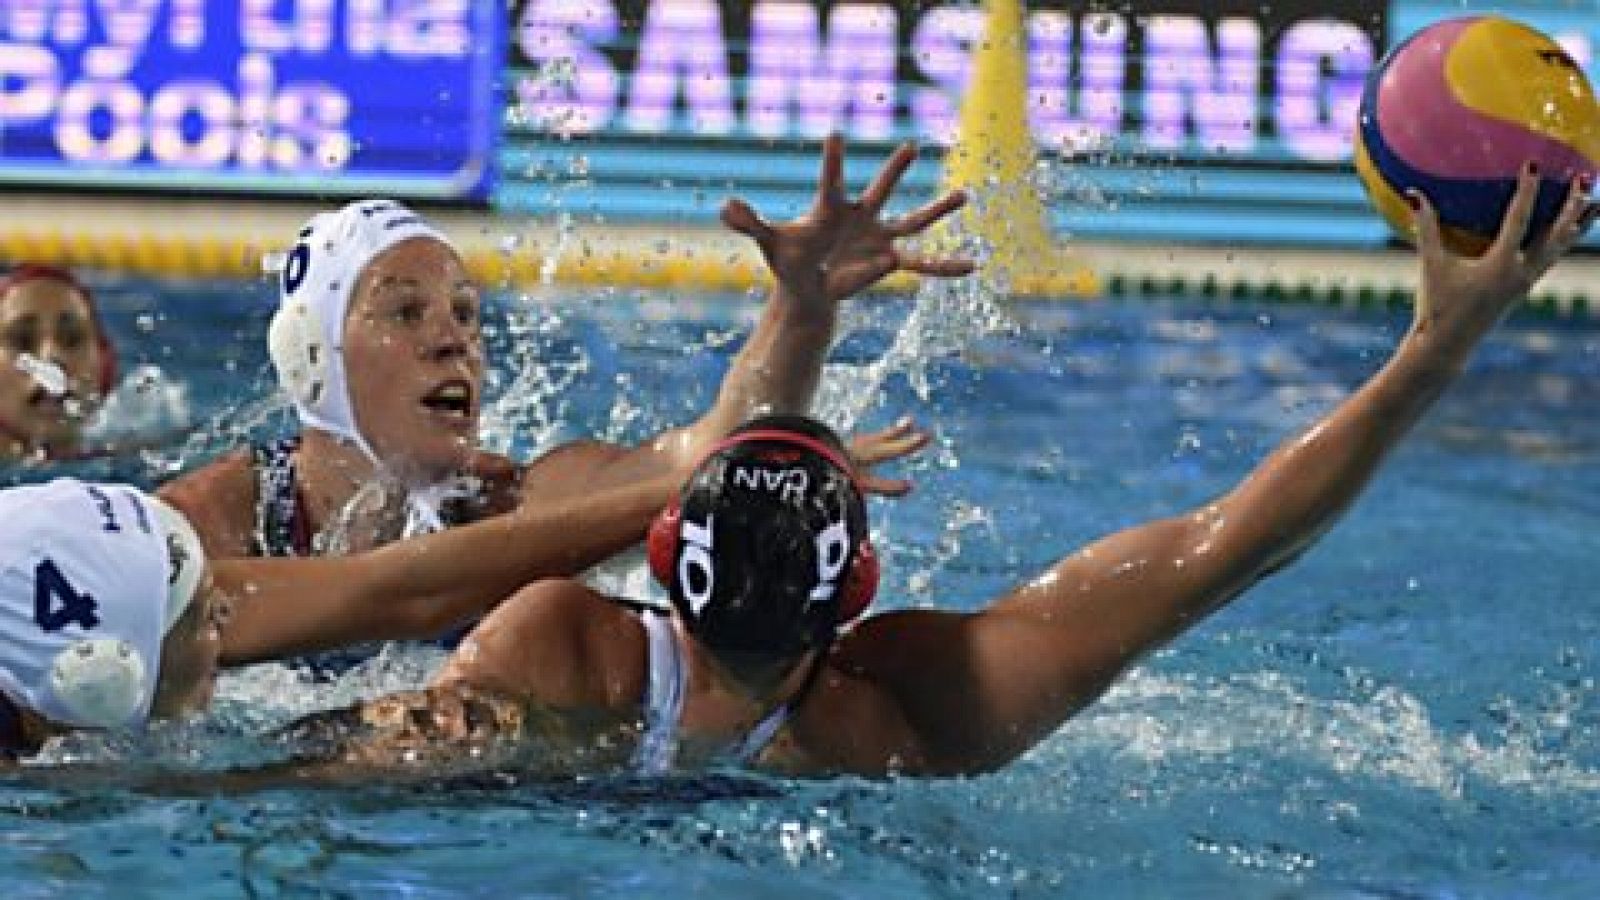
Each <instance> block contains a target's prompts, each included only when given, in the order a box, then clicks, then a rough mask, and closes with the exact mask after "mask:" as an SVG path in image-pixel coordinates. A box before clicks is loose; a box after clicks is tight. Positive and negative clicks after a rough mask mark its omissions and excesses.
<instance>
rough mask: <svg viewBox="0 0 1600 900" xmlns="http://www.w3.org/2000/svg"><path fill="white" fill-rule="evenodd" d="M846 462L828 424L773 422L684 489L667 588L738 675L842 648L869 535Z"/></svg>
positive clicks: (731, 447) (752, 426)
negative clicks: (839, 642)
mask: <svg viewBox="0 0 1600 900" xmlns="http://www.w3.org/2000/svg"><path fill="white" fill-rule="evenodd" d="M848 460H849V457H848V455H847V454H846V451H845V449H844V445H843V444H842V443H841V442H840V440H839V438H838V436H837V435H835V434H834V433H833V431H832V430H831V429H829V428H828V427H827V426H825V425H823V424H822V423H820V422H817V421H815V420H813V419H809V418H805V417H801V416H766V417H762V418H758V419H755V420H752V421H750V422H749V423H747V424H745V425H743V426H741V427H740V428H738V429H736V430H734V431H733V432H732V433H730V434H729V436H728V438H727V439H726V440H725V441H723V442H722V444H721V445H719V446H718V448H717V449H715V450H714V451H713V452H712V453H711V454H710V455H709V456H708V457H707V458H706V459H705V460H704V461H702V462H701V464H700V466H699V468H698V469H697V470H696V471H695V473H694V475H693V476H692V477H691V478H690V479H689V481H688V483H687V484H686V485H685V487H684V489H683V491H682V493H681V495H680V497H679V502H678V507H677V509H678V515H679V516H680V518H679V520H678V523H677V528H678V537H677V540H676V552H675V553H674V554H673V555H672V561H673V566H672V577H671V578H670V581H669V585H668V587H669V590H670V592H671V595H672V602H673V605H674V606H675V608H676V609H677V611H678V614H679V615H680V616H681V617H682V618H683V620H684V621H685V622H686V624H687V626H688V629H689V632H690V633H691V634H693V635H695V637H696V638H697V639H699V640H700V642H701V643H702V644H703V645H704V646H705V647H706V648H707V649H709V650H710V651H711V652H712V654H713V655H715V656H716V657H717V658H718V659H719V660H722V661H723V662H724V663H726V664H728V665H729V666H730V667H733V668H736V669H740V670H751V669H755V668H765V667H770V666H772V665H775V664H778V663H783V662H790V661H793V660H796V659H798V658H799V657H800V656H801V655H803V654H804V653H805V652H806V651H809V650H813V649H818V648H822V647H826V646H827V645H828V644H830V643H831V642H832V641H833V638H834V635H835V634H836V633H837V630H838V627H839V625H840V624H841V618H842V617H843V616H842V612H843V610H842V606H841V604H842V602H843V601H844V599H845V581H846V577H847V575H848V574H849V573H850V572H851V571H852V569H851V566H852V564H853V563H855V562H856V560H857V558H858V557H859V555H860V554H861V553H862V552H864V548H865V547H866V539H867V516H866V506H865V503H864V502H863V500H862V497H861V493H860V491H859V490H858V489H857V487H856V484H855V478H854V474H853V472H852V471H851V470H850V468H849V462H848Z"/></svg>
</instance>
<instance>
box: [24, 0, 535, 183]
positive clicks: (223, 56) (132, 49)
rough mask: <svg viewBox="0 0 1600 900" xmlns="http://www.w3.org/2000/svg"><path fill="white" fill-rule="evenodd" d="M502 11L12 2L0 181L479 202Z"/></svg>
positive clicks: (177, 1)
mask: <svg viewBox="0 0 1600 900" xmlns="http://www.w3.org/2000/svg"><path fill="white" fill-rule="evenodd" d="M505 23H506V15H505V10H504V9H503V8H502V7H501V5H500V4H497V3H486V2H472V0H343V2H336V0H118V2H108V0H4V2H3V3H0V184H12V185H28V186H75V187H118V188H150V189H181V190H197V189H198V190H208V189H211V190H227V191H260V192H269V193H317V194H366V193H381V194H387V195H392V196H400V197H415V198H422V197H427V198H440V199H474V198H481V197H483V196H485V195H486V193H487V191H488V189H489V187H490V174H491V171H492V164H493V142H494V140H495V135H496V131H497V128H498V123H499V115H500V109H499V106H500V100H499V97H498V95H497V88H496V85H497V84H498V75H499V71H500V68H501V66H502V65H503V59H504V47H505V44H506V30H505V28H506V25H505Z"/></svg>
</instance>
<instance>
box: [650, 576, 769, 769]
mask: <svg viewBox="0 0 1600 900" xmlns="http://www.w3.org/2000/svg"><path fill="white" fill-rule="evenodd" d="M639 621H640V622H641V623H643V624H644V630H645V633H646V634H647V635H648V636H649V644H648V649H647V650H646V652H647V653H648V654H649V655H648V657H647V658H648V660H649V666H650V683H649V686H648V687H646V688H645V698H644V734H643V735H642V736H641V737H640V738H639V746H638V748H637V749H636V750H635V751H634V754H633V764H634V768H635V769H636V770H638V771H639V772H640V773H641V774H647V775H659V774H662V773H665V772H670V771H672V767H673V758H674V757H675V756H676V755H677V750H678V723H679V721H680V720H681V719H682V718H683V698H684V695H685V694H686V693H687V692H688V687H689V666H688V664H687V661H686V659H685V655H684V652H683V645H682V643H681V639H680V638H679V637H678V629H677V628H675V627H674V626H673V623H674V617H673V615H672V614H671V613H669V612H666V611H665V610H660V609H652V608H648V607H646V608H644V609H642V610H640V612H639ZM789 710H790V704H787V703H785V704H784V705H782V706H780V707H778V708H777V709H775V710H773V711H772V712H771V713H768V714H767V717H766V718H764V719H762V720H761V721H760V722H757V723H756V726H755V727H754V728H752V729H750V733H749V734H747V735H745V737H744V740H742V741H740V742H739V743H738V745H737V746H735V747H733V748H731V752H730V753H729V754H728V757H727V758H729V759H731V760H732V761H733V762H736V763H738V764H739V765H747V764H749V763H750V762H751V761H752V760H754V759H755V758H756V757H757V756H759V755H760V754H761V751H762V750H764V749H766V746H767V744H768V743H770V742H771V741H772V738H773V736H774V735H776V734H777V733H778V729H780V728H782V727H783V725H784V723H785V722H787V721H788V719H789Z"/></svg>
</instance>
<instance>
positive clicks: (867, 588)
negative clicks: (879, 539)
mask: <svg viewBox="0 0 1600 900" xmlns="http://www.w3.org/2000/svg"><path fill="white" fill-rule="evenodd" d="M877 593H878V552H877V551H876V550H874V549H873V548H872V542H871V541H862V542H861V545H860V546H859V547H857V548H856V558H855V559H854V560H853V561H852V562H851V563H850V572H849V574H847V575H846V576H845V578H844V585H843V587H841V588H840V591H839V625H841V626H844V625H848V624H850V623H851V622H854V621H855V620H856V619H859V618H860V617H861V616H863V615H865V614H866V612H867V609H868V607H870V606H872V598H873V597H875V596H876V595H877Z"/></svg>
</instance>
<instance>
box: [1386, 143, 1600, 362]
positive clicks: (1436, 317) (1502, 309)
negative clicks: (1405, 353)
mask: <svg viewBox="0 0 1600 900" xmlns="http://www.w3.org/2000/svg"><path fill="white" fill-rule="evenodd" d="M1590 187H1592V184H1590V183H1588V182H1587V179H1578V180H1575V181H1574V182H1573V184H1572V188H1571V190H1570V191H1569V192H1568V194H1567V200H1566V203H1565V204H1563V205H1562V208H1561V213H1560V214H1559V215H1558V216H1557V217H1556V220H1555V222H1554V223H1553V224H1551V226H1550V228H1549V229H1548V230H1547V231H1545V232H1544V233H1543V234H1540V235H1537V236H1535V238H1534V239H1533V240H1531V241H1529V240H1528V227H1529V223H1530V222H1531V221H1532V219H1533V209H1534V201H1535V200H1536V199H1537V198H1538V193H1539V176H1538V173H1537V171H1536V170H1535V169H1534V167H1533V166H1531V165H1529V166H1525V167H1523V170H1522V173H1521V175H1520V176H1519V177H1518V179H1517V190H1516V193H1515V194H1513V195H1512V197H1511V204H1510V206H1508V207H1507V209H1506V215H1505V218H1504V219H1503V220H1501V223H1500V231H1499V233H1498V234H1497V235H1496V236H1495V239H1494V243H1493V244H1491V245H1490V246H1489V249H1488V250H1487V251H1485V252H1484V254H1483V255H1482V256H1480V257H1466V256H1458V255H1456V254H1455V253H1453V252H1451V251H1450V250H1449V249H1447V248H1446V247H1445V244H1444V237H1443V235H1442V234H1441V229H1440V225H1439V214H1438V212H1437V211H1436V210H1435V209H1434V207H1433V204H1432V203H1430V202H1429V201H1428V198H1427V197H1425V196H1423V194H1422V193H1421V192H1419V191H1409V192H1407V195H1406V199H1407V201H1408V202H1409V203H1410V204H1411V207H1412V209H1413V210H1414V211H1415V219H1416V237H1417V250H1418V253H1419V254H1420V255H1421V259H1422V284H1421V286H1420V290H1418V292H1417V305H1416V312H1415V325H1414V327H1415V328H1416V329H1417V330H1418V331H1426V330H1428V329H1430V328H1434V327H1440V328H1445V329H1456V328H1463V329H1467V330H1468V332H1469V333H1470V334H1474V335H1476V334H1482V333H1483V332H1486V331H1488V330H1489V329H1491V328H1493V327H1494V325H1495V324H1496V323H1497V322H1499V321H1500V319H1501V318H1502V317H1504V316H1505V314H1506V312H1507V311H1509V310H1510V309H1511V307H1512V306H1514V305H1516V303H1517V302H1518V301H1520V300H1521V299H1522V298H1523V296H1525V295H1526V294H1527V293H1528V291H1529V289H1531V288H1532V287H1533V285H1534V283H1535V282H1537V281H1538V280H1539V278H1540V276H1542V275H1544V273H1545V272H1546V271H1548V270H1549V269H1550V267H1551V266H1553V265H1555V263H1556V261H1557V260H1559V259H1560V258H1561V257H1562V256H1563V255H1564V254H1566V252H1567V251H1568V250H1570V249H1572V245H1573V244H1575V243H1577V241H1578V239H1579V238H1580V237H1582V236H1583V233H1584V232H1585V231H1587V230H1588V228H1589V226H1590V225H1591V224H1592V223H1593V222H1594V220H1595V217H1596V214H1597V213H1600V205H1597V204H1595V203H1593V202H1591V201H1590V200H1589V188H1590Z"/></svg>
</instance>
